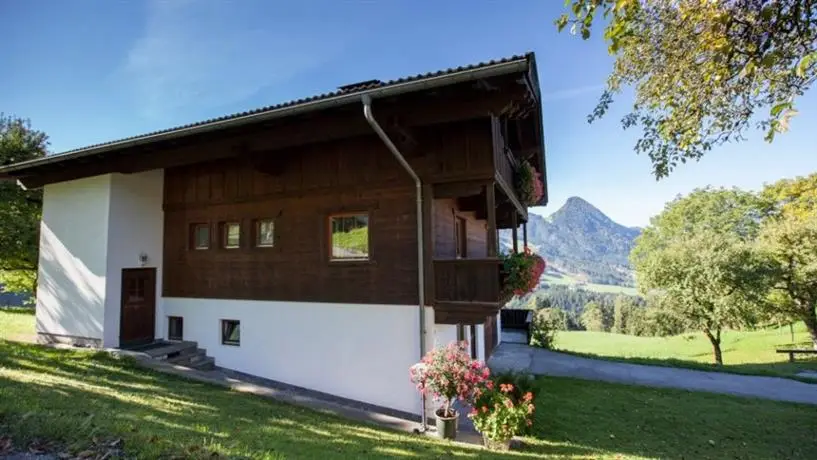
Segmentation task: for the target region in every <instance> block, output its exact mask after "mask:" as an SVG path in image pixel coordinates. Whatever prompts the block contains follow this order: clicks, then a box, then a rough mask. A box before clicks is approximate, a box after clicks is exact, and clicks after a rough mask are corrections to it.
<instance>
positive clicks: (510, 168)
mask: <svg viewBox="0 0 817 460" xmlns="http://www.w3.org/2000/svg"><path fill="white" fill-rule="evenodd" d="M491 126H492V131H493V150H494V168H496V172H497V175H498V176H499V177H500V178H501V179H502V181H503V182H505V185H507V186H508V188H509V189H510V190H509V191H510V192H511V193H513V194H514V195H515V194H516V190H515V189H514V171H516V168H517V167H518V166H519V165H518V162H517V160H516V158H514V156H513V155H512V154H511V151H510V149H509V148H508V144H507V143H506V142H505V137H504V136H503V135H502V127H501V123H500V120H499V118H496V117H494V118H493V119H492V124H491Z"/></svg>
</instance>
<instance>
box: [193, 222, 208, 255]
mask: <svg viewBox="0 0 817 460" xmlns="http://www.w3.org/2000/svg"><path fill="white" fill-rule="evenodd" d="M191 233H192V236H193V238H192V240H193V241H192V243H193V244H192V246H193V249H210V226H209V225H208V224H193V226H192V231H191Z"/></svg>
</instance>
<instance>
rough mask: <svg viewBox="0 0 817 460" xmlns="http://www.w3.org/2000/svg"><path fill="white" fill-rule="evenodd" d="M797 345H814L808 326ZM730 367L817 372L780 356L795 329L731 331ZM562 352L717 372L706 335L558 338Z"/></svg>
mask: <svg viewBox="0 0 817 460" xmlns="http://www.w3.org/2000/svg"><path fill="white" fill-rule="evenodd" d="M794 332H795V334H794V342H795V343H800V342H806V341H808V333H807V332H806V328H805V326H804V325H803V324H802V323H800V324H798V325H795V328H794ZM722 340H723V343H722V344H721V349H722V350H723V361H724V366H723V368H720V370H724V371H728V372H737V373H746V374H761V375H779V376H785V377H790V376H793V375H794V374H796V373H797V372H799V371H802V370H804V369H813V370H817V358H798V360H797V361H796V362H795V363H789V362H788V355H785V354H780V353H775V347H777V346H779V345H784V344H789V343H792V338H791V334H790V332H789V327H788V326H784V327H781V328H769V329H764V330H759V331H726V332H724V333H723V337H722ZM556 348H557V349H558V350H560V351H568V352H573V353H580V354H584V355H593V356H597V357H602V358H610V359H616V360H627V361H632V362H638V363H644V364H657V365H666V366H677V367H691V368H696V369H699V368H703V369H707V370H712V369H713V367H714V366H713V365H712V363H713V362H714V358H713V353H712V345H711V344H710V343H709V340H708V339H707V338H706V337H705V336H704V335H703V334H702V333H686V334H682V335H677V336H672V337H635V336H631V335H624V334H612V333H607V332H588V331H562V332H559V333H557V334H556Z"/></svg>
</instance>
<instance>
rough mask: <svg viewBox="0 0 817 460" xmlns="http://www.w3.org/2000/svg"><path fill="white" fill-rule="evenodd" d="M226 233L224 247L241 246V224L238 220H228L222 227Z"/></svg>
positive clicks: (234, 247) (233, 247)
mask: <svg viewBox="0 0 817 460" xmlns="http://www.w3.org/2000/svg"><path fill="white" fill-rule="evenodd" d="M221 231H222V233H223V234H224V235H223V237H222V239H223V245H224V249H237V248H239V247H240V246H241V224H239V223H237V222H227V223H226V224H223V225H222V227H221Z"/></svg>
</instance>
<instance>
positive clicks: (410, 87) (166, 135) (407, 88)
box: [0, 54, 538, 176]
mask: <svg viewBox="0 0 817 460" xmlns="http://www.w3.org/2000/svg"><path fill="white" fill-rule="evenodd" d="M532 59H533V56H532V54H528V55H525V56H521V57H519V58H518V59H515V60H511V61H506V62H500V63H495V64H488V65H486V66H483V67H477V68H473V69H466V70H460V71H455V72H452V73H447V74H444V75H436V76H432V77H427V78H422V79H419V80H413V81H408V82H401V83H395V84H391V85H387V86H383V87H378V88H372V89H368V90H364V91H359V92H355V93H352V94H340V95H336V96H330V97H328V98H325V99H319V100H314V101H307V102H303V103H299V104H295V105H291V106H287V107H279V108H274V109H271V110H267V111H263V112H257V113H253V114H248V115H243V116H238V117H235V118H229V119H225V120H216V121H212V122H208V123H204V124H201V125H196V126H191V127H185V128H179V129H175V130H171V131H165V132H161V133H156V134H148V135H144V136H139V137H135V138H131V139H124V140H122V141H118V142H112V143H108V144H104V145H99V146H93V147H88V148H84V149H80V150H75V151H71V152H66V153H62V154H56V155H50V156H47V157H43V158H37V159H34V160H28V161H24V162H20V163H16V164H12V165H8V166H4V167H0V176H2V175H12V176H15V175H16V174H14V173H15V172H17V173H19V172H22V171H24V170H27V169H30V168H35V167H39V166H44V165H48V164H52V163H57V162H61V161H66V160H72V159H76V158H82V157H86V156H92V155H97V154H101V153H105V152H110V151H114V150H120V149H125V148H130V147H136V146H140V145H146V144H150V143H153V142H159V141H164V140H169V139H174V138H179V137H183V136H188V135H193V134H200V133H205V132H209V131H216V130H220V129H226V128H231V127H237V126H242V125H246V124H250V123H256V122H261V121H266V120H271V119H276V118H283V117H286V116H293V115H297V114H301V113H307V112H312V111H317V110H324V109H328V108H332V107H338V106H342V105H346V104H351V103H355V102H359V101H360V100H361V99H362V98H363V97H364V96H368V97H370V98H372V99H378V98H384V97H390V96H397V95H400V94H406V93H411V92H416V91H421V90H425V89H431V88H437V87H441V86H447V85H453V84H457V83H462V82H467V81H473V80H478V79H482V78H490V77H495V76H501V75H507V74H512V73H516V72H524V71H528V70H529V68H530V66H531V65H532ZM537 97H538V96H537Z"/></svg>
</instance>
